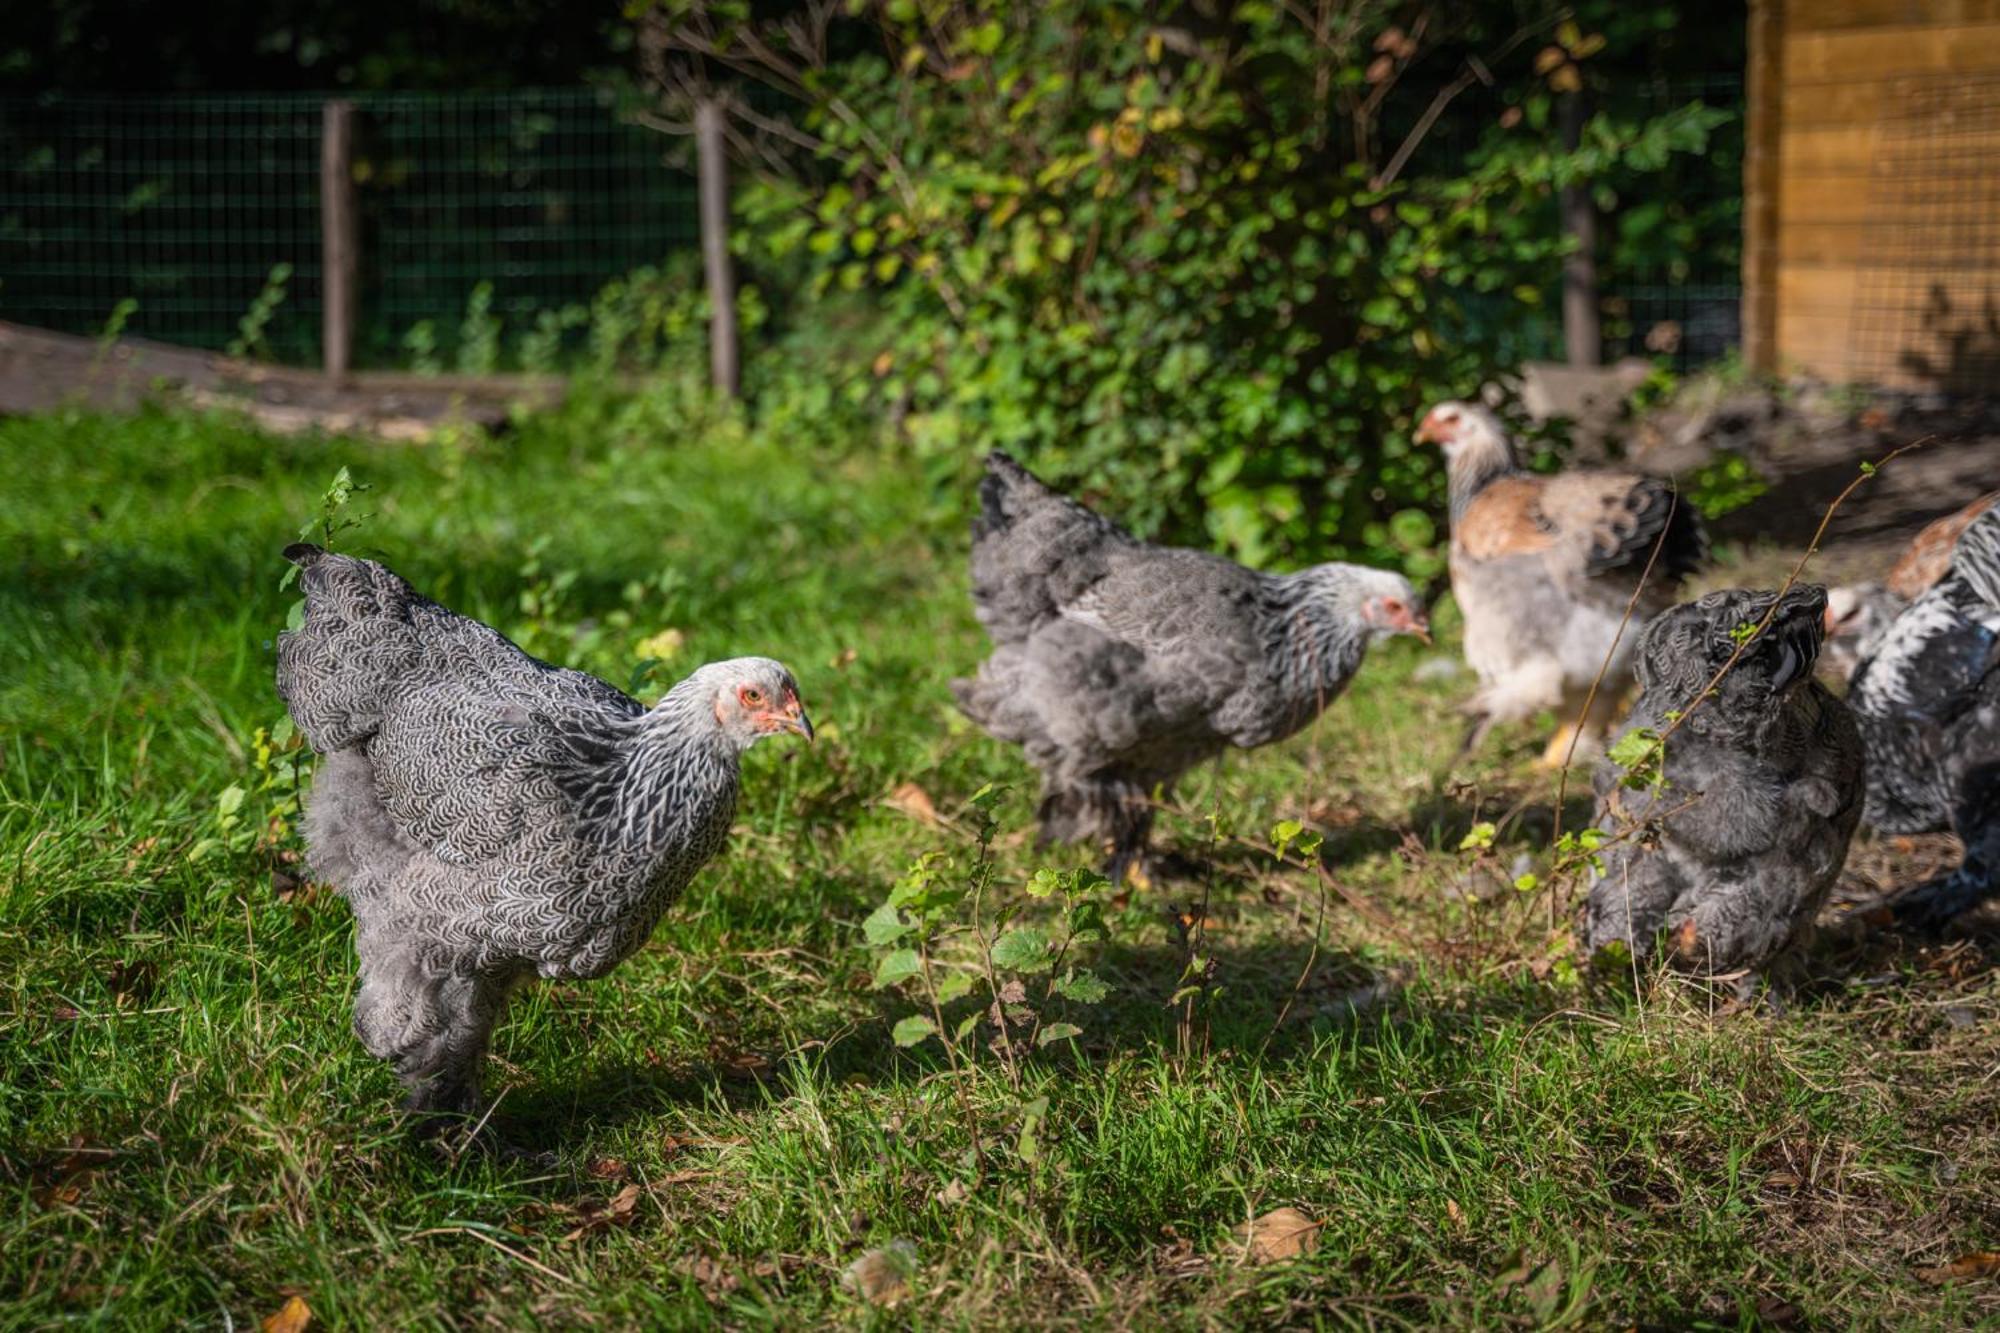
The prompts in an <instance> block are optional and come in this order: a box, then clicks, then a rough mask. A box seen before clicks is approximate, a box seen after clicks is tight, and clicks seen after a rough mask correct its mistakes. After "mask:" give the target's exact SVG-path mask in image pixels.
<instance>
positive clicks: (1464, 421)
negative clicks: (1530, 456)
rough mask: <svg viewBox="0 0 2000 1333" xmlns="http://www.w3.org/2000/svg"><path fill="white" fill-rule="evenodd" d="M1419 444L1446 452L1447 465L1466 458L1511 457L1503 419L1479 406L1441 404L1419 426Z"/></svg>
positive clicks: (1475, 404)
mask: <svg viewBox="0 0 2000 1333" xmlns="http://www.w3.org/2000/svg"><path fill="white" fill-rule="evenodd" d="M1416 440H1417V443H1418V444H1435V445H1437V446H1438V447H1439V448H1440V449H1442V450H1444V456H1445V461H1446V462H1448V463H1449V462H1455V461H1456V460H1457V459H1458V458H1460V457H1461V456H1466V455H1479V454H1487V453H1495V452H1497V453H1500V454H1511V453H1512V449H1511V446H1509V444H1508V442H1507V429H1506V427H1505V426H1503V425H1501V424H1500V418H1499V417H1497V416H1495V415H1494V414H1493V412H1492V410H1491V409H1489V408H1486V407H1483V406H1481V405H1480V404H1478V403H1462V402H1444V403H1439V404H1438V405H1437V406H1435V407H1433V408H1432V409H1431V410H1430V411H1428V412H1426V413H1424V419H1423V420H1422V421H1421V422H1419V423H1417V434H1416Z"/></svg>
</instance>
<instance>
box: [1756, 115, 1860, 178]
mask: <svg viewBox="0 0 2000 1333" xmlns="http://www.w3.org/2000/svg"><path fill="white" fill-rule="evenodd" d="M1878 139H1879V135H1878V134H1877V132H1876V130H1875V128H1874V127H1873V126H1867V127H1862V126H1849V127H1845V128H1840V129H1818V130H1815V129H1799V130H1795V129H1792V128H1790V127H1789V126H1787V127H1786V129H1785V131H1784V133H1783V134H1782V135H1781V136H1780V137H1779V140H1778V161H1779V166H1778V170H1779V171H1780V172H1781V173H1783V176H1784V178H1785V179H1786V180H1788V181H1791V180H1799V179H1801V178H1804V177H1810V176H1820V177H1827V176H1843V177H1850V176H1856V175H1860V174H1862V173H1864V172H1865V173H1867V174H1868V175H1870V176H1873V175H1874V174H1875V171H1876V169H1877V168H1876V162H1875V152H1876V146H1877V141H1878Z"/></svg>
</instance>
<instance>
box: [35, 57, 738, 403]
mask: <svg viewBox="0 0 2000 1333" xmlns="http://www.w3.org/2000/svg"><path fill="white" fill-rule="evenodd" d="M350 100H352V101H354V102H355V104H356V121H357V140H358V143H357V147H356V150H355V155H354V160H353V164H352V170H353V175H354V182H355V196H356V201H357V206H358V209H359V215H360V229H361V257H360V271H359V289H360V291H359V294H360V319H359V329H358V334H357V340H356V341H357V347H356V355H357V358H358V359H359V360H360V361H361V362H363V363H367V362H371V361H372V362H374V363H376V364H381V363H385V362H390V361H396V360H401V359H404V357H405V355H406V343H407V342H408V336H409V334H410V331H411V329H412V327H413V326H415V325H418V324H420V323H425V322H428V323H429V324H430V325H431V326H432V328H431V330H430V331H429V332H428V333H427V334H426V336H425V342H426V344H427V345H428V346H430V347H431V348H432V349H433V350H434V351H436V352H438V353H440V354H443V355H447V356H448V355H449V354H450V352H451V349H452V346H453V343H454V341H455V340H456V338H457V336H458V332H459V329H460V325H461V322H462V318H463V315H464V313H465V311H466V309H467V305H468V302H469V300H470V299H471V297H472V294H473V292H474V289H475V288H476V287H478V285H479V284H480V283H482V282H485V283H490V284H491V291H492V303H491V314H492V315H493V316H497V317H501V318H503V319H505V320H507V322H508V324H509V326H510V327H512V328H515V329H517V330H518V329H520V328H522V327H524V326H525V325H526V323H528V322H530V321H531V320H532V317H533V316H534V314H535V313H536V312H538V311H541V310H544V309H556V308H560V307H562V306H565V305H569V304H572V303H578V302H587V301H589V300H590V298H591V297H592V296H593V295H594V294H595V293H596V292H597V291H598V289H599V288H600V287H602V286H603V285H604V284H605V283H607V282H609V281H611V280H612V279H613V278H616V277H619V276H621V275H623V274H625V273H628V272H630V271H631V270H632V269H634V268H637V267H639V266H642V265H646V264H657V263H659V262H661V261H662V260H664V259H666V258H667V257H668V256H669V255H671V254H672V253H674V252H675V251H676V250H678V249H682V248H685V247H692V246H694V245H696V244H697V243H698V240H699V236H698V221H697V217H696V207H695V188H694V182H693V180H692V178H691V177H689V176H688V175H686V174H685V173H683V172H679V171H676V170H673V169H671V168H669V167H667V166H666V165H664V163H663V154H664V151H665V145H664V144H663V142H662V141H661V139H660V138H659V136H658V135H656V134H654V133H652V132H650V131H647V130H644V129H640V128H638V127H636V126H634V125H631V124H629V123H627V122H626V121H624V120H623V119H621V118H620V116H619V114H618V108H617V107H616V105H615V104H614V99H613V98H612V96H611V94H609V93H599V92H596V91H592V90H587V89H584V90H560V91H535V90H527V91H519V92H507V93H496V94H471V95H456V94H454V95H426V96H358V97H355V98H352V99H350ZM322 106H323V100H322V99H321V98H319V97H316V96H286V97H243V96H230V97H214V98H206V97H149V98H101V97H100V98H76V97H48V98H41V99H32V100H30V99H15V100H7V101H0V318H5V319H13V320H18V321H20V322H22V323H28V324H35V325H39V326H42V327H45V328H52V329H58V330H62V331H65V332H72V333H92V332H96V331H97V330H99V329H101V328H103V327H104V326H105V323H106V320H107V318H109V317H110V315H111V313H112V311H113V310H114V309H115V308H116V307H117V306H118V305H119V303H120V302H121V301H124V300H127V299H128V298H129V299H130V300H133V301H136V302H137V306H136V308H135V309H133V310H132V312H131V314H130V317H129V319H128V320H126V322H125V329H126V331H127V332H130V333H136V334H141V335H143V336H147V337H153V338H159V339H163V340H166V341H171V342H176V343H182V344H186V345H188V346H194V347H213V348H226V347H228V346H230V345H231V343H232V342H239V341H240V340H242V339H243V336H244V332H245V331H244V329H243V327H242V325H243V320H244V317H245V316H246V314H250V312H251V311H252V310H253V308H254V307H255V306H256V305H257V303H258V298H259V295H260V293H265V292H266V288H267V283H269V282H270V281H271V279H272V275H273V270H274V268H278V266H280V265H283V266H285V267H284V268H278V274H279V276H280V277H282V278H283V281H282V283H276V284H272V286H271V289H270V292H269V295H268V296H267V305H268V308H269V309H268V317H267V318H265V319H263V320H262V321H261V323H259V322H258V321H257V320H256V317H255V316H253V317H252V320H253V324H255V325H256V327H255V329H254V332H255V333H256V334H257V336H258V337H260V338H261V340H262V345H261V346H257V347H254V348H253V349H252V350H257V351H260V352H263V353H267V354H269V355H272V356H274V357H277V358H279V359H283V360H295V361H305V362H311V361H314V360H317V359H318V356H319V321H320V302H321V281H320V231H319V225H320V213H319V169H320V158H319V154H320V127H321V111H322Z"/></svg>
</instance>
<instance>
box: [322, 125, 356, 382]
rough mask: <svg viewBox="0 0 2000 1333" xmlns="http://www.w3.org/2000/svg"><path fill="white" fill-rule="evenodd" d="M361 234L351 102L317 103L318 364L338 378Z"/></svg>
mask: <svg viewBox="0 0 2000 1333" xmlns="http://www.w3.org/2000/svg"><path fill="white" fill-rule="evenodd" d="M360 252H361V237H360V229H359V227H358V226H357V225H356V218H355V208H354V103H352V102H349V101H345V100H340V99H336V100H334V101H330V102H328V103H326V104H325V105H324V106H323V107H322V108H321V109H320V140H319V257H320V272H321V274H322V275H323V276H322V279H321V280H322V283H323V284H324V299H323V300H322V303H321V313H320V364H321V366H322V368H323V369H324V370H325V371H326V373H327V374H328V375H329V376H331V377H333V378H335V379H338V378H340V377H341V376H344V375H346V374H347V370H348V367H349V366H350V365H351V364H352V363H353V358H354V278H355V273H356V272H357V270H358V269H359V266H360V257H361V255H360Z"/></svg>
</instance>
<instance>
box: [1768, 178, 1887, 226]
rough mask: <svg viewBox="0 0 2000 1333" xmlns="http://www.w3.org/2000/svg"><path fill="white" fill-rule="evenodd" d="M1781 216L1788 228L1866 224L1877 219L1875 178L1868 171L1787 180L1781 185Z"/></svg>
mask: <svg viewBox="0 0 2000 1333" xmlns="http://www.w3.org/2000/svg"><path fill="white" fill-rule="evenodd" d="M1778 213H1779V215H1780V216H1781V217H1783V218H1784V219H1785V220H1786V224H1787V225H1788V226H1797V225H1800V224H1802V223H1814V222H1816V223H1822V224H1826V225H1829V226H1832V225H1839V224H1843V223H1845V224H1852V223H1857V222H1866V221H1868V220H1869V219H1870V218H1873V217H1874V216H1875V215H1876V213H1875V178H1874V177H1873V176H1871V175H1869V174H1868V173H1867V172H1865V171H1863V172H1857V173H1855V174H1854V175H1848V176H1804V175H1792V176H1787V177H1785V178H1784V179H1783V180H1782V181H1780V182H1779V184H1778Z"/></svg>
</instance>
